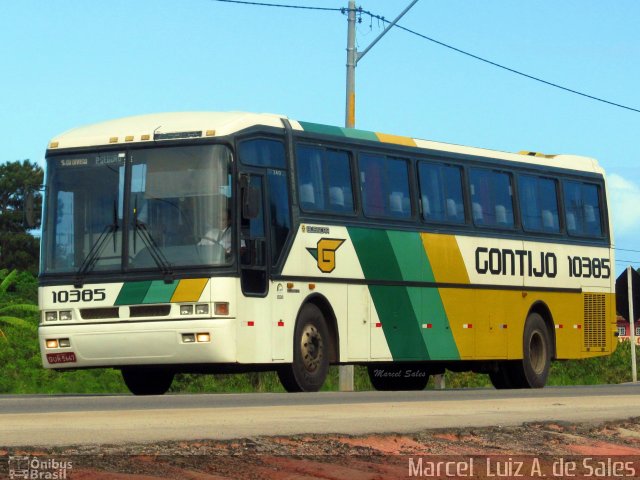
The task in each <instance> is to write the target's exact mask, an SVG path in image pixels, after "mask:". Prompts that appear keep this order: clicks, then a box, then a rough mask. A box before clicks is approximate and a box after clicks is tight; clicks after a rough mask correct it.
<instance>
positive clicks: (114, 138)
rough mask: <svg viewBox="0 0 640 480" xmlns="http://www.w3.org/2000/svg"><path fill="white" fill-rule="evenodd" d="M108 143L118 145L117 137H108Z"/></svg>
mask: <svg viewBox="0 0 640 480" xmlns="http://www.w3.org/2000/svg"><path fill="white" fill-rule="evenodd" d="M109 143H118V137H109Z"/></svg>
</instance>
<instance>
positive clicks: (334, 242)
mask: <svg viewBox="0 0 640 480" xmlns="http://www.w3.org/2000/svg"><path fill="white" fill-rule="evenodd" d="M343 243H344V240H342V239H335V238H321V239H320V240H318V244H317V248H307V251H308V252H309V253H310V254H311V255H313V258H315V259H316V260H317V261H318V269H319V270H320V271H321V272H322V273H331V272H333V271H334V270H335V268H336V250H338V248H340V245H342V244H343Z"/></svg>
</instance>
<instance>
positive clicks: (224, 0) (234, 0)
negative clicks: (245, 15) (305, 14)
mask: <svg viewBox="0 0 640 480" xmlns="http://www.w3.org/2000/svg"><path fill="white" fill-rule="evenodd" d="M211 1H213V2H222V3H238V4H241V5H252V6H254V7H278V8H294V9H298V10H320V11H325V12H344V11H345V10H346V9H345V8H328V7H310V6H303V5H285V4H282V3H266V2H248V1H242V0H211Z"/></svg>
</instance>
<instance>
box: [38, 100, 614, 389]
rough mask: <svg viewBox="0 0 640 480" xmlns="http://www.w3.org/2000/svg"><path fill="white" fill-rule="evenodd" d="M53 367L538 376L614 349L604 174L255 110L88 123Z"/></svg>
mask: <svg viewBox="0 0 640 480" xmlns="http://www.w3.org/2000/svg"><path fill="white" fill-rule="evenodd" d="M46 159H47V173H46V186H45V188H46V192H45V205H44V209H43V222H42V225H43V231H42V247H41V248H42V251H41V266H40V275H39V284H40V286H39V305H40V309H41V312H42V313H41V321H40V326H39V342H40V348H41V356H42V363H43V366H44V367H45V368H51V369H57V370H65V369H83V368H114V369H119V370H121V372H122V376H123V379H124V382H125V383H126V385H127V387H128V388H129V389H130V391H131V392H132V393H133V394H138V395H148V394H163V393H165V392H166V391H168V389H169V388H170V386H171V383H172V380H173V378H174V375H175V374H176V373H183V372H189V373H194V372H195V373H234V372H250V371H277V373H278V376H279V379H280V380H281V383H282V385H283V386H284V388H285V389H286V390H287V391H292V392H295V391H317V390H319V389H320V388H321V387H322V385H323V383H324V381H325V378H326V376H327V372H328V369H329V366H330V365H345V364H352V365H362V366H365V367H366V368H367V370H368V373H369V377H370V379H371V383H372V385H373V387H374V388H376V389H378V390H421V389H424V388H425V386H426V384H427V381H428V379H429V376H431V375H437V374H442V373H444V372H445V370H447V369H448V370H451V371H473V372H478V373H485V374H488V375H489V377H490V379H491V382H492V383H493V385H494V386H495V387H496V388H499V389H502V388H540V387H543V386H544V385H545V382H546V380H547V376H548V373H549V368H550V365H551V362H552V361H555V360H566V359H580V358H588V357H595V356H602V355H607V354H610V353H612V352H613V351H614V349H615V348H616V344H617V341H616V332H617V329H616V315H615V313H616V312H615V299H614V288H615V287H614V275H613V274H612V268H613V265H614V256H613V249H612V229H611V224H610V215H609V209H608V202H607V189H606V181H605V175H604V171H603V169H602V168H601V167H600V166H599V165H598V163H597V162H596V161H595V160H593V159H591V158H586V157H580V156H573V155H545V154H541V153H536V152H519V153H506V152H501V151H494V150H487V149H481V148H474V147H466V146H459V145H452V144H446V143H439V142H435V141H427V140H419V139H414V138H409V137H401V136H396V135H390V134H383V133H375V132H369V131H363V130H357V129H345V128H339V127H335V126H328V125H322V124H317V123H310V122H303V121H295V120H292V119H289V118H287V117H284V116H280V115H271V114H252V113H239V112H231V113H213V112H212V113H207V112H192V113H164V114H152V115H142V116H134V117H129V118H123V119H118V120H112V121H106V122H103V123H98V124H94V125H89V126H85V127H80V128H75V129H72V130H70V131H68V132H66V133H63V134H61V135H59V136H57V137H55V138H53V139H52V140H51V142H50V143H49V145H48V148H47V153H46Z"/></svg>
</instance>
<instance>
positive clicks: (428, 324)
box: [422, 323, 433, 328]
mask: <svg viewBox="0 0 640 480" xmlns="http://www.w3.org/2000/svg"><path fill="white" fill-rule="evenodd" d="M422 328H433V324H431V323H423V324H422Z"/></svg>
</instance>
